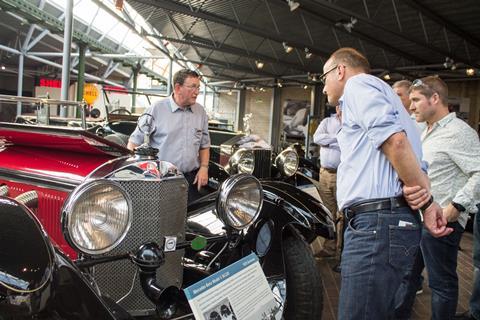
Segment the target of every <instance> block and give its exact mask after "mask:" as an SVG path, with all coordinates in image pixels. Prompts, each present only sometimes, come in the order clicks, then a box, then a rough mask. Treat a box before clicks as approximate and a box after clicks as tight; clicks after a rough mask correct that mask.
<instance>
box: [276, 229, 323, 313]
mask: <svg viewBox="0 0 480 320" xmlns="http://www.w3.org/2000/svg"><path fill="white" fill-rule="evenodd" d="M283 245H284V251H283V252H284V260H285V271H286V274H287V275H286V276H287V297H286V304H285V308H286V309H285V313H284V319H285V320H318V319H321V318H322V310H323V285H322V278H321V276H320V271H319V270H318V267H317V263H316V262H315V258H314V257H313V253H312V251H311V250H310V247H309V246H308V244H307V243H306V242H305V241H304V240H302V239H298V238H295V237H289V238H287V239H286V240H285V241H284V242H283Z"/></svg>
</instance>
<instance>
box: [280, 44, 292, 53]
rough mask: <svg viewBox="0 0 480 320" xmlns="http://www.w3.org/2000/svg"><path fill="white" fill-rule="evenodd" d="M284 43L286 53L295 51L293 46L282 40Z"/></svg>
mask: <svg viewBox="0 0 480 320" xmlns="http://www.w3.org/2000/svg"><path fill="white" fill-rule="evenodd" d="M282 45H283V49H285V52H286V53H290V52H292V51H293V47H292V46H289V45H288V44H287V43H286V42H282Z"/></svg>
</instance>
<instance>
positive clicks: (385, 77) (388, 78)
mask: <svg viewBox="0 0 480 320" xmlns="http://www.w3.org/2000/svg"><path fill="white" fill-rule="evenodd" d="M383 79H385V80H390V79H391V77H390V74H389V73H387V74H385V75H384V76H383Z"/></svg>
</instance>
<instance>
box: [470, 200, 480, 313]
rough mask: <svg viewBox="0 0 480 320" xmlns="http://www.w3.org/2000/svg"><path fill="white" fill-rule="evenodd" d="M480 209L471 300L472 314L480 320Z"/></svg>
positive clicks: (474, 252)
mask: <svg viewBox="0 0 480 320" xmlns="http://www.w3.org/2000/svg"><path fill="white" fill-rule="evenodd" d="M478 206H479V207H480V205H478ZM479 216H480V208H479V211H478V212H477V213H476V214H475V220H474V222H473V290H472V296H471V298H470V313H471V314H472V315H473V317H474V318H475V319H480V217H479Z"/></svg>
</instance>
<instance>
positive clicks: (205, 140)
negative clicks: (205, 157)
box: [200, 113, 210, 149]
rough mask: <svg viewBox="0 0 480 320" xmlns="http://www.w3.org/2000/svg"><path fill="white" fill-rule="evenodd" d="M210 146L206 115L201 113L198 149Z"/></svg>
mask: <svg viewBox="0 0 480 320" xmlns="http://www.w3.org/2000/svg"><path fill="white" fill-rule="evenodd" d="M206 148H210V133H209V132H208V115H207V114H206V113H205V114H204V115H203V128H202V140H201V142H200V149H206Z"/></svg>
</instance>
